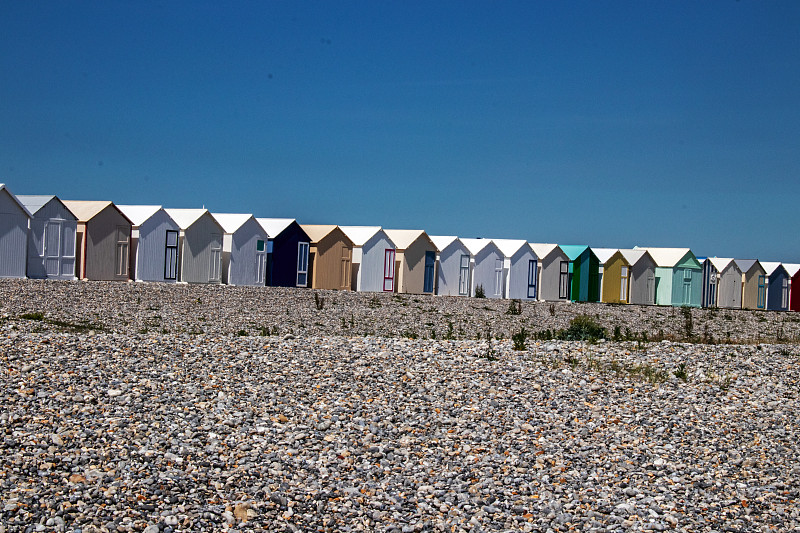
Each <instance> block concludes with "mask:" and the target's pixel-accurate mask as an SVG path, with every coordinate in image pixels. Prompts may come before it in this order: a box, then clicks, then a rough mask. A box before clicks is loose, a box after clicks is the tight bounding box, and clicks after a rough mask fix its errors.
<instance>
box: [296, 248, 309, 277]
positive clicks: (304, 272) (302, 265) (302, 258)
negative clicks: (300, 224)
mask: <svg viewBox="0 0 800 533" xmlns="http://www.w3.org/2000/svg"><path fill="white" fill-rule="evenodd" d="M308 248H309V244H308V243H307V242H298V243H297V286H298V287H308Z"/></svg>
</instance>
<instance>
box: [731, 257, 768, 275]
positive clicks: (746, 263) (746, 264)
mask: <svg viewBox="0 0 800 533" xmlns="http://www.w3.org/2000/svg"><path fill="white" fill-rule="evenodd" d="M734 261H735V262H736V266H738V267H739V269H740V270H741V271H742V272H750V269H751V268H753V265H756V264H758V265H759V266H760V265H761V263H760V262H759V261H758V259H734ZM761 268H764V267H761Z"/></svg>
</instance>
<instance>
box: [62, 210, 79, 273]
mask: <svg viewBox="0 0 800 533" xmlns="http://www.w3.org/2000/svg"><path fill="white" fill-rule="evenodd" d="M75 253H76V249H75V228H74V227H72V226H70V225H69V224H64V223H61V257H60V258H59V264H60V269H61V272H59V275H60V276H64V277H67V278H71V277H73V276H74V275H76V274H77V272H75Z"/></svg>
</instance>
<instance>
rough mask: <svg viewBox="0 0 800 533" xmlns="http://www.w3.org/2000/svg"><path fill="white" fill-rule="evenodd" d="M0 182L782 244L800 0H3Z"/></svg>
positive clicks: (338, 216) (613, 235) (799, 103)
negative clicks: (194, 0)
mask: <svg viewBox="0 0 800 533" xmlns="http://www.w3.org/2000/svg"><path fill="white" fill-rule="evenodd" d="M0 10H1V11H2V17H0V69H1V70H2V77H1V78H0V181H4V182H5V183H7V184H8V186H9V188H10V189H11V190H12V191H13V192H16V193H19V194H57V195H58V196H59V197H61V198H66V199H108V200H112V201H114V202H116V203H128V204H139V203H142V204H161V205H164V206H167V207H200V206H202V205H205V206H206V207H207V208H209V209H211V210H212V211H220V212H248V213H254V214H256V215H257V216H268V217H271V216H275V217H293V218H297V219H298V220H299V221H300V222H301V223H336V224H365V225H381V226H384V227H388V228H422V229H425V230H427V231H428V232H429V233H432V234H455V235H459V236H462V237H478V236H481V237H505V238H524V239H527V240H530V241H534V242H558V243H585V244H589V245H592V246H607V247H631V246H634V245H651V246H688V247H691V248H692V249H693V250H694V251H695V253H697V254H698V255H717V256H735V257H758V258H760V259H762V260H780V261H789V262H800V242H798V239H797V228H798V227H799V226H800V209H798V205H800V2H797V1H796V0H791V1H783V2H781V1H769V2H763V1H751V0H742V1H738V2H737V1H716V0H710V1H704V2H697V1H688V2H684V1H676V0H669V1H666V0H663V1H647V0H644V1H631V2H613V1H587V2H531V1H522V2H503V1H499V2H488V1H486V2H470V1H466V2H463V1H459V2H383V1H378V2H376V1H365V2H329V1H323V2H303V1H297V2H289V1H286V2H272V1H269V2H260V1H259V2H181V1H166V2H143V1H131V2H107V1H102V2H90V1H84V2H25V1H21V0H20V1H16V0H11V1H8V2H4V3H3V7H2V8H0Z"/></svg>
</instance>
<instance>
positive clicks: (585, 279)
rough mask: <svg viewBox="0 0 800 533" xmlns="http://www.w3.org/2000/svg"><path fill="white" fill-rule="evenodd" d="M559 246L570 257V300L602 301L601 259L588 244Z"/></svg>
mask: <svg viewBox="0 0 800 533" xmlns="http://www.w3.org/2000/svg"><path fill="white" fill-rule="evenodd" d="M559 248H561V250H562V251H563V252H564V253H565V254H566V255H567V257H568V258H569V274H570V300H572V301H573V302H599V301H600V261H599V260H598V259H597V256H596V255H595V254H594V252H592V250H591V249H590V248H589V247H588V246H584V245H570V244H566V245H562V244H559Z"/></svg>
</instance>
